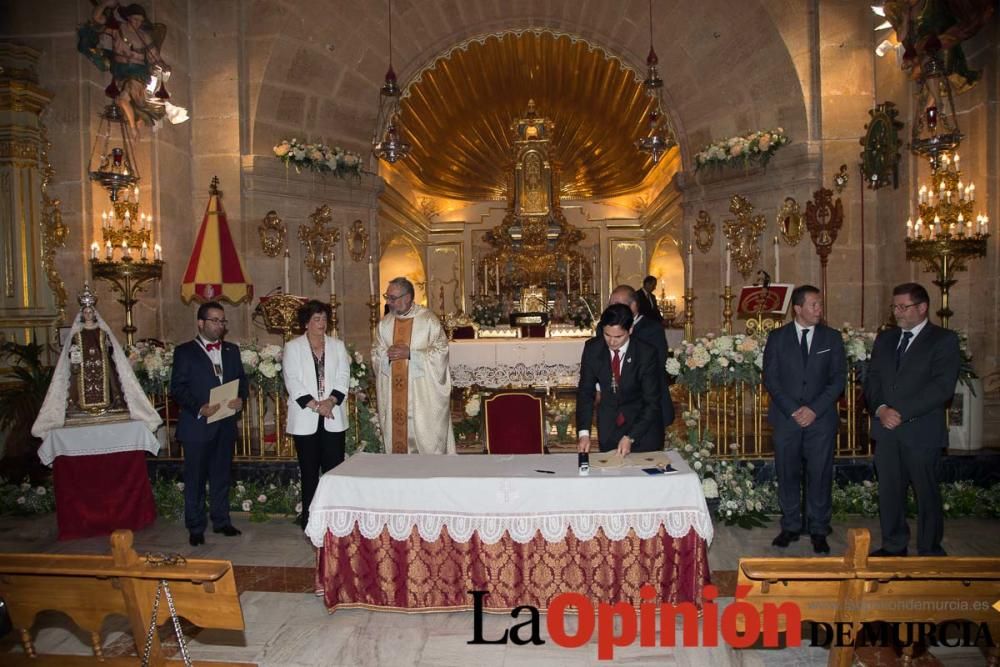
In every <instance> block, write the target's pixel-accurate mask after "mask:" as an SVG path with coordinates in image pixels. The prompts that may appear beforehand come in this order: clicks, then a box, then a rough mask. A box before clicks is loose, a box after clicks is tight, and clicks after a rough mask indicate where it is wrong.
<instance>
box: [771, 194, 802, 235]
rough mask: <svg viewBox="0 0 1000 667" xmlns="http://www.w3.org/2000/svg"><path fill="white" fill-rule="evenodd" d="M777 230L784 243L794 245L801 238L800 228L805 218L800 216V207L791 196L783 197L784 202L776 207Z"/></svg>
mask: <svg viewBox="0 0 1000 667" xmlns="http://www.w3.org/2000/svg"><path fill="white" fill-rule="evenodd" d="M777 222H778V231H779V232H781V238H783V239H785V243H787V244H788V245H791V246H794V245H798V244H799V241H801V240H802V228H803V226H804V225H805V220H804V219H803V217H802V208H801V207H800V206H799V203H798V202H797V201H795V199H793V198H792V197H785V202H784V203H783V204H782V205H781V208H780V209H778V220H777Z"/></svg>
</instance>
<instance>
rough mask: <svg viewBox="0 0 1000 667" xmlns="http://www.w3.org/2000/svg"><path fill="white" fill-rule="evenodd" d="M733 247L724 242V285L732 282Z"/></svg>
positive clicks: (728, 285)
mask: <svg viewBox="0 0 1000 667" xmlns="http://www.w3.org/2000/svg"><path fill="white" fill-rule="evenodd" d="M732 262H733V249H732V247H731V246H730V245H729V244H728V243H727V244H726V287H730V286H731V285H732V284H733V280H732V268H733V264H732Z"/></svg>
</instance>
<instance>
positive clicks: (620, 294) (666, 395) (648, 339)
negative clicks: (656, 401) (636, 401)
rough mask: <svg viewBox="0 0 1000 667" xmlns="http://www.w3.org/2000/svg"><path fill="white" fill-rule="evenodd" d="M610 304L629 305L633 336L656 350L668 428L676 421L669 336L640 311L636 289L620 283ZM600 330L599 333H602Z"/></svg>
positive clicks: (664, 424) (662, 413)
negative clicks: (671, 392)
mask: <svg viewBox="0 0 1000 667" xmlns="http://www.w3.org/2000/svg"><path fill="white" fill-rule="evenodd" d="M608 303H609V304H613V303H620V304H623V305H626V306H628V307H629V310H631V311H632V317H633V321H632V333H631V337H632V338H633V339H635V340H641V341H642V342H644V343H648V344H649V345H650V346H651V347H652V348H653V349H654V350H656V368H657V369H658V370H659V371H660V372H659V373H658V377H659V378H660V390H659V391H660V418H661V426H662V428H663V429H666V428H667V427H668V426H670V425H671V424H673V423H674V402H673V400H671V398H670V376H669V375H667V357H668V356H669V355H670V348H669V346H668V345H667V336H666V334H665V332H664V331H663V327H662V326H661V325H660V323H659V322H657V321H656V320H654V319H653V318H651V317H646V316H645V315H643V314H642V313H640V312H639V301H638V298H637V296H636V291H635V290H634V289H632V288H631V287H630V286H628V285H619V286H618V287H616V288H615V289H614V291H612V292H611V298H610V299H608ZM600 333H601V332H600V331H598V335H600Z"/></svg>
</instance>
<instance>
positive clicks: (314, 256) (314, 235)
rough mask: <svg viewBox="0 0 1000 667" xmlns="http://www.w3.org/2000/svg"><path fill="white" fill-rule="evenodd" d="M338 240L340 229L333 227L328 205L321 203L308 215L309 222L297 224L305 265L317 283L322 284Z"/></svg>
mask: <svg viewBox="0 0 1000 667" xmlns="http://www.w3.org/2000/svg"><path fill="white" fill-rule="evenodd" d="M339 240H340V230H338V229H335V228H334V227H333V213H332V212H331V211H330V206H329V205H327V204H323V205H322V206H320V207H319V208H317V209H316V210H315V211H313V213H312V214H311V215H310V216H309V224H307V225H300V226H299V241H300V242H301V244H302V250H303V255H304V256H305V265H306V268H307V269H309V272H310V273H312V276H313V280H315V281H316V284H317V285H322V284H323V282H324V281H325V280H326V278H327V276H328V275H329V274H330V267H331V265H332V264H333V257H334V244H335V243H337V241H339Z"/></svg>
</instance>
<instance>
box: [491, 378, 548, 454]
mask: <svg viewBox="0 0 1000 667" xmlns="http://www.w3.org/2000/svg"><path fill="white" fill-rule="evenodd" d="M483 431H484V439H485V441H486V453H488V454H544V453H545V397H544V396H539V395H537V394H532V393H530V392H527V391H500V392H497V393H495V394H493V395H492V396H489V397H487V398H486V400H484V401H483Z"/></svg>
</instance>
